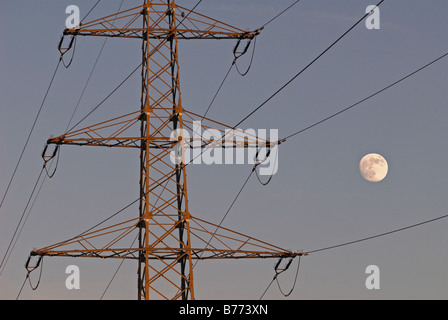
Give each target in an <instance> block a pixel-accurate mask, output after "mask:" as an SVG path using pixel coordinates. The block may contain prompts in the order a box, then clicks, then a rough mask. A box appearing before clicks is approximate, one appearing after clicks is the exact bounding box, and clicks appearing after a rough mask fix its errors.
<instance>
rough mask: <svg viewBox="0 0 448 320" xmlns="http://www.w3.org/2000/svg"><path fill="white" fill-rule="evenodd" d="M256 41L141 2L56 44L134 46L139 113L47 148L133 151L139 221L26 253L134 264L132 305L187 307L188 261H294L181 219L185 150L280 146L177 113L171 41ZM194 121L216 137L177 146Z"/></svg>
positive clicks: (174, 8)
mask: <svg viewBox="0 0 448 320" xmlns="http://www.w3.org/2000/svg"><path fill="white" fill-rule="evenodd" d="M258 33H259V30H256V31H252V32H247V31H243V30H241V29H238V28H235V27H232V26H230V25H227V24H224V23H222V22H219V21H217V20H214V19H211V18H208V17H206V16H204V15H201V14H198V13H196V12H193V11H190V10H188V9H185V8H183V7H181V6H178V5H177V4H175V3H174V1H170V0H168V1H166V2H165V1H162V0H157V1H149V0H145V1H144V4H143V6H139V7H136V8H133V9H129V10H126V11H123V12H120V13H118V14H114V15H111V16H107V17H105V18H101V19H98V20H95V21H92V22H89V23H84V24H82V25H80V26H79V27H78V28H76V29H67V30H65V31H64V36H73V37H76V36H102V37H120V38H137V39H141V40H142V52H143V55H142V59H143V60H142V95H141V108H140V110H138V111H136V112H133V113H130V114H127V115H124V116H121V117H118V118H115V119H112V120H108V121H105V122H102V123H99V124H95V125H92V126H89V127H86V128H83V129H79V130H76V131H71V132H70V131H69V132H68V133H66V134H64V135H62V136H59V137H56V138H51V139H49V140H48V142H47V143H48V144H53V145H56V146H57V148H59V146H60V145H81V146H106V147H114V148H115V147H117V148H131V149H138V150H139V152H140V197H139V216H138V217H137V218H136V219H131V220H128V221H125V222H121V223H117V224H115V225H112V226H108V227H105V228H102V229H98V228H97V229H96V230H94V231H91V232H88V233H84V234H81V235H79V236H77V237H74V238H72V239H69V240H67V241H63V242H61V243H58V244H55V245H52V246H48V247H45V248H42V249H39V250H34V251H32V252H31V256H40V257H43V256H69V257H93V258H110V259H113V258H115V259H135V260H137V261H138V299H160V298H162V299H183V300H186V299H195V291H194V282H193V261H194V260H198V259H200V260H206V259H241V258H285V257H287V258H294V257H296V256H297V255H300V254H299V253H295V252H292V251H289V250H284V249H282V248H279V247H276V246H273V245H271V244H268V243H266V242H263V241H260V240H257V239H254V238H252V237H249V236H246V235H243V234H241V233H238V232H235V231H232V230H229V229H226V228H223V227H221V226H218V225H215V224H213V223H210V222H207V221H205V220H203V219H200V218H198V217H196V216H194V215H192V214H191V213H190V211H189V204H188V192H187V176H186V166H187V165H188V164H189V163H190V162H191V160H190V161H187V160H186V153H185V149H186V148H193V149H196V150H199V151H200V152H201V153H202V152H204V150H207V149H209V148H223V147H224V146H225V147H227V148H235V149H236V148H255V149H260V148H265V149H266V148H270V147H273V146H274V145H276V143H278V142H270V141H268V140H266V139H261V138H259V137H257V136H251V135H248V134H247V133H245V132H243V131H242V130H239V129H235V128H232V127H229V126H226V125H224V124H222V123H219V122H217V121H213V120H211V119H208V118H204V117H201V116H199V115H197V114H195V113H193V112H191V111H188V110H186V109H185V108H184V107H183V105H182V99H181V86H180V78H179V51H178V41H179V40H182V39H238V40H239V41H241V40H248V41H250V40H251V39H254V37H256V36H257V35H258ZM198 119H200V120H201V121H202V126H203V128H204V129H213V131H212V132H214V133H215V135H216V136H214V137H209V138H203V137H201V138H195V137H193V138H187V137H186V136H184V135H183V133H182V132H183V130H188V129H189V130H191V131H193V130H195V129H194V127H195V122H194V121H195V120H198ZM138 128H139V131H138ZM229 130H231V134H229ZM173 132H176V134H174V135H173ZM173 150H177V151H176V152H173ZM173 155H174V156H173ZM199 155H200V154H199ZM173 158H174V160H175V161H173ZM192 160H193V159H192ZM136 231H137V233H138V236H137V239H138V246H137V247H133V246H132V245H131V246H129V242H127V241H126V240H128V239H129V240H131V239H132V235H133V234H134V236H135V233H136Z"/></svg>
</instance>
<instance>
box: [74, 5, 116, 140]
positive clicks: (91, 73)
mask: <svg viewBox="0 0 448 320" xmlns="http://www.w3.org/2000/svg"><path fill="white" fill-rule="evenodd" d="M100 1H101V0H99V1H98V2H100ZM98 2H97V3H96V4H95V6H96V5H97V4H98ZM123 2H124V0H121V3H120V6H119V7H118V10H117V13H116V15H115V17H116V16H117V15H118V13H119V12H120V9H121V7H122V6H123ZM95 6H94V7H95ZM92 10H93V8H92ZM92 10H90V11H92ZM89 13H90V12H89ZM87 15H88V14H87ZM87 15H86V17H87ZM86 17H84V19H85V18H86ZM114 21H115V20H114ZM108 39H109V38H106V39H104V41H103V45H102V46H101V49H100V51H99V53H98V56H97V57H96V60H95V63H94V64H93V67H92V70H91V71H90V74H89V77H88V78H87V81H86V84H85V85H84V88H83V90H82V92H81V96H80V97H79V99H78V102H77V104H76V106H75V108H74V110H73V113H72V115H71V117H70V120H69V122H68V124H67V127H66V128H65V132H67V130H68V128H69V127H70V124H71V123H72V121H73V117H74V116H75V113H76V111H77V110H78V107H79V104H80V103H81V100H82V98H83V96H84V93H85V92H86V89H87V86H88V85H89V82H90V79H91V78H92V75H93V72H94V71H95V69H96V66H97V64H98V61H99V60H100V57H101V54H102V53H103V50H104V47H105V46H106V43H107V40H108Z"/></svg>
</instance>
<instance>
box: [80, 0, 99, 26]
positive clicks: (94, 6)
mask: <svg viewBox="0 0 448 320" xmlns="http://www.w3.org/2000/svg"><path fill="white" fill-rule="evenodd" d="M100 1H101V0H98V1H97V2H96V3H95V4H94V5H93V7H92V8H91V9H90V10H89V12H87V14H86V15H85V16H84V18H82V20H81V23H82V22H83V21H84V20H85V19H86V18H87V16H88V15H89V14H90V13H91V12H92V11H93V9H95V8H96V6H97V5H98V4H99V3H100Z"/></svg>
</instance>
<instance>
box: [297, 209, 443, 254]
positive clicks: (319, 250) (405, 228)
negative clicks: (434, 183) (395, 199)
mask: <svg viewBox="0 0 448 320" xmlns="http://www.w3.org/2000/svg"><path fill="white" fill-rule="evenodd" d="M446 218H448V214H447V215H444V216H441V217H438V218H434V219H430V220H426V221H423V222H420V223H416V224H413V225H410V226H407V227H404V228H400V229H395V230H392V231H389V232H385V233H380V234H377V235H374V236H371V237H367V238H362V239H358V240H354V241H350V242H345V243H341V244H337V245H333V246H329V247H324V248H321V249H315V250H310V251H307V252H306V253H305V254H312V253H317V252H321V251H327V250H331V249H336V248H340V247H345V246H348V245H351V244H355V243H360V242H364V241H368V240H372V239H376V238H380V237H384V236H387V235H390V234H394V233H398V232H401V231H405V230H408V229H412V228H417V227H420V226H422V225H425V224H429V223H432V222H435V221H439V220H442V219H446Z"/></svg>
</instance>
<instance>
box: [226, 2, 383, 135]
mask: <svg viewBox="0 0 448 320" xmlns="http://www.w3.org/2000/svg"><path fill="white" fill-rule="evenodd" d="M384 1H385V0H381V1H380V2H379V3H378V4H377V5H376V6H377V7H379V6H380V5H381V4H382V3H383V2H384ZM369 14H370V13H366V14H365V15H364V16H363V17H362V18H361V19H359V20H358V21H357V22H356V23H355V24H354V25H353V26H351V27H350V29H348V30H347V31H346V32H344V33H343V34H342V35H341V36H340V37H339V38H338V39H337V40H336V41H334V42H333V43H332V44H331V45H330V46H329V47H328V48H327V49H325V50H324V51H323V52H322V53H321V54H319V55H318V56H317V57H316V58H315V59H314V60H312V61H311V62H310V63H308V64H307V65H306V66H305V67H304V68H303V69H302V70H300V71H299V72H298V73H297V74H296V75H295V76H294V77H292V78H291V79H290V80H289V81H288V82H286V83H285V84H284V85H283V86H282V87H280V89H278V90H277V91H276V92H274V93H273V94H272V95H271V96H270V97H269V98H267V99H266V100H265V101H264V102H263V103H262V104H260V105H259V106H258V107H256V108H255V109H254V110H253V111H252V112H251V113H249V114H248V115H247V116H246V117H244V118H243V120H241V121H240V122H238V123H237V124H236V125H235V128H236V127H238V126H239V125H240V124H242V123H243V122H244V121H246V120H247V119H248V118H249V117H251V116H252V115H253V114H254V113H255V112H257V111H258V110H260V109H261V108H262V107H263V106H264V105H266V104H267V103H268V102H269V101H271V100H272V99H273V98H274V97H275V96H276V95H278V94H279V93H280V92H281V91H283V90H284V89H285V88H286V87H287V86H289V85H290V84H291V83H292V82H293V81H294V80H295V79H297V78H298V77H299V76H300V75H301V74H302V73H303V72H305V71H306V70H307V69H308V68H309V67H311V66H312V65H313V64H314V63H315V62H316V61H317V60H319V59H320V58H321V57H322V56H323V55H325V54H326V53H327V52H328V51H329V50H330V49H331V48H333V47H334V46H335V45H336V44H337V43H338V42H339V41H341V40H342V39H343V38H344V37H345V36H346V35H347V34H348V33H349V32H350V31H352V30H353V29H354V28H355V27H356V26H357V25H358V24H360V23H361V22H362V21H363V20H364V19H365V18H366V17H367V16H368V15H369Z"/></svg>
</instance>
